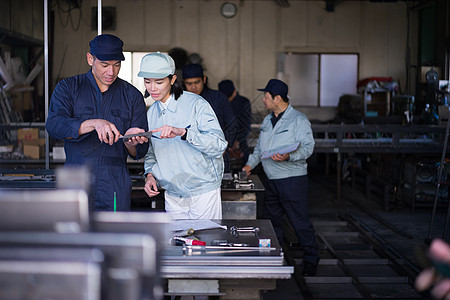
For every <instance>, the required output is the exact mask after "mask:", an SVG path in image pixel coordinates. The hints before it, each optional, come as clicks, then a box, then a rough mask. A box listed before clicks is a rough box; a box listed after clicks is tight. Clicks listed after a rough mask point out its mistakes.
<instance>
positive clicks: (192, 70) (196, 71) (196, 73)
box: [182, 64, 203, 79]
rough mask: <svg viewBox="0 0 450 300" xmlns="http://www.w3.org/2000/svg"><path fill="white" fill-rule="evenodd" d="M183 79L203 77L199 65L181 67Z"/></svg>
mask: <svg viewBox="0 0 450 300" xmlns="http://www.w3.org/2000/svg"><path fill="white" fill-rule="evenodd" d="M182 72H183V78H184V79H186V78H193V77H203V68H202V66H201V65H199V64H189V65H186V66H184V67H183V71H182Z"/></svg>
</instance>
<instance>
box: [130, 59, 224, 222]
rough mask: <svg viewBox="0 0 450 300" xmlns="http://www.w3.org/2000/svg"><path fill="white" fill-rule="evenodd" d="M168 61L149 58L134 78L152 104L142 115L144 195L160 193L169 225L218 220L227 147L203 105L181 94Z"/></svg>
mask: <svg viewBox="0 0 450 300" xmlns="http://www.w3.org/2000/svg"><path fill="white" fill-rule="evenodd" d="M174 74H175V63H174V61H173V59H172V58H171V57H170V56H169V55H167V54H163V53H159V52H156V53H150V54H147V55H146V56H144V57H143V58H142V60H141V66H140V71H139V73H138V76H139V77H143V78H144V85H145V88H146V90H147V92H148V93H149V94H150V95H151V97H152V98H153V100H155V103H154V104H153V105H152V106H150V108H149V109H148V111H147V119H148V127H149V128H150V129H151V132H153V135H152V137H151V140H150V146H149V148H148V153H147V155H146V157H145V163H144V168H145V187H144V190H145V192H146V193H147V194H148V195H149V196H150V197H153V196H156V195H157V194H158V193H159V192H158V186H157V182H158V183H159V185H160V186H161V187H162V188H164V189H165V195H164V197H165V209H166V211H167V212H168V213H169V214H170V215H171V216H172V218H174V219H221V218H222V202H221V194H220V186H221V184H222V176H223V156H222V154H223V152H224V151H225V149H226V147H227V142H226V140H225V136H224V134H223V132H222V129H221V128H220V124H219V121H218V119H217V117H216V115H215V113H214V111H213V109H212V108H211V106H210V105H209V103H208V102H207V101H205V99H203V98H202V97H200V96H198V95H196V94H193V93H189V92H184V91H183V88H182V87H181V85H180V84H179V83H178V81H177V76H176V75H174Z"/></svg>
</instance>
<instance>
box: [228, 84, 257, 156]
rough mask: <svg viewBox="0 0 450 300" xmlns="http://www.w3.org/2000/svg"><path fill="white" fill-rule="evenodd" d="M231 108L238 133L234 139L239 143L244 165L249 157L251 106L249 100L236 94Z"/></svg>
mask: <svg viewBox="0 0 450 300" xmlns="http://www.w3.org/2000/svg"><path fill="white" fill-rule="evenodd" d="M231 108H232V109H233V112H234V114H235V116H236V118H237V122H238V132H237V137H236V138H237V140H238V141H239V150H241V151H242V154H243V155H244V156H243V157H242V162H243V163H245V162H246V161H247V159H248V155H249V151H248V143H247V136H248V134H249V132H250V126H251V124H252V106H251V104H250V100H248V99H247V98H246V97H244V96H241V95H239V93H238V92H236V96H235V97H234V99H233V101H231Z"/></svg>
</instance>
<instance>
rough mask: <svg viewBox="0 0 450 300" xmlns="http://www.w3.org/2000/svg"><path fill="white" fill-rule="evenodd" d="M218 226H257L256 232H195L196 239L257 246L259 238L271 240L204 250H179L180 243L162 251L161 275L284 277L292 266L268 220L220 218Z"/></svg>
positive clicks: (216, 230)
mask: <svg viewBox="0 0 450 300" xmlns="http://www.w3.org/2000/svg"><path fill="white" fill-rule="evenodd" d="M218 222H219V223H220V224H221V225H226V226H227V227H228V228H230V227H231V226H237V227H257V228H259V232H258V233H253V232H241V233H239V236H234V235H233V234H232V233H231V231H230V230H229V229H228V230H223V229H208V230H203V231H199V232H196V233H195V235H196V237H197V238H198V239H200V240H202V241H205V242H206V244H207V245H212V242H213V241H214V240H226V241H228V242H230V243H246V244H249V246H250V247H258V245H259V239H260V238H267V239H270V240H271V248H273V250H270V249H265V248H257V249H258V250H249V251H246V250H244V249H243V250H236V249H235V248H233V249H204V250H195V251H186V247H185V250H184V251H183V247H182V246H171V247H168V248H167V249H165V250H164V254H163V257H162V262H161V263H162V268H161V273H162V276H163V278H219V279H222V278H259V279H261V278H266V279H287V278H290V276H291V274H292V273H293V272H294V269H293V267H290V266H285V265H284V254H283V251H282V249H281V247H280V245H279V243H278V241H277V239H276V236H275V232H274V231H273V227H272V224H271V223H270V221H269V220H221V221H218Z"/></svg>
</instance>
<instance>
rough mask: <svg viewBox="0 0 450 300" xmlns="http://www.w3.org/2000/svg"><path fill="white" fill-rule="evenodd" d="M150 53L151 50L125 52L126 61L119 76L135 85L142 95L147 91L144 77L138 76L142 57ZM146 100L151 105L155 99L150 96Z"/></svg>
mask: <svg viewBox="0 0 450 300" xmlns="http://www.w3.org/2000/svg"><path fill="white" fill-rule="evenodd" d="M148 53H150V52H123V55H124V56H125V61H123V62H122V66H121V67H120V72H119V78H121V79H123V80H125V81H128V82H129V83H131V84H132V85H134V86H135V87H136V88H137V89H138V90H139V91H140V92H141V93H142V95H144V92H145V86H144V79H143V78H142V77H138V76H137V74H138V73H139V67H140V64H141V59H142V57H144V56H145V55H146V54H148ZM145 102H146V105H147V106H150V105H151V104H152V103H153V100H152V99H151V97H148V98H147V99H145Z"/></svg>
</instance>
